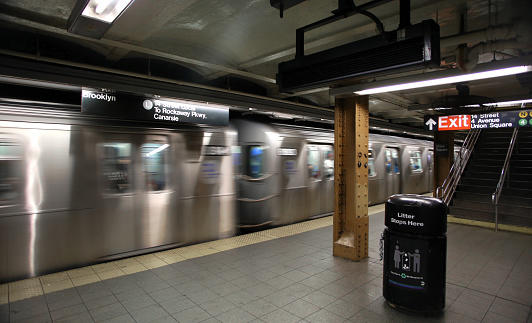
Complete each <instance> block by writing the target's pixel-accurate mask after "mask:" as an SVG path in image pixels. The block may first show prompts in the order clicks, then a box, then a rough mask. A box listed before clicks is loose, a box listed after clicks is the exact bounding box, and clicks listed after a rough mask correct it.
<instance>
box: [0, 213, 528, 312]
mask: <svg viewBox="0 0 532 323" xmlns="http://www.w3.org/2000/svg"><path fill="white" fill-rule="evenodd" d="M382 211H384V204H379V205H375V206H371V207H369V208H368V214H369V215H373V214H376V213H379V212H382ZM332 222H333V217H332V216H327V217H323V218H318V219H314V220H309V221H304V222H299V223H294V224H291V225H286V226H282V227H277V228H272V229H268V230H264V231H258V232H253V233H248V234H244V235H240V236H235V237H230V238H226V239H220V240H215V241H209V242H204V243H199V244H195V245H190V246H186V247H181V248H175V249H170V250H165V251H161V252H156V253H152V254H146V255H142V256H137V257H131V258H126V259H121V260H116V261H111V262H107V263H103V264H97V265H92V266H87V267H82V268H77V269H72V270H67V271H63V272H58V273H53V274H50V275H44V276H40V277H34V278H29V279H25V280H20V281H15V282H11V283H7V284H3V285H0V304H6V303H8V302H15V301H18V300H22V299H26V298H30V297H34V296H39V295H43V294H48V293H52V292H56V291H60V290H65V289H68V288H72V287H75V286H82V285H86V284H91V283H94V282H98V281H103V280H106V279H110V278H114V277H120V276H125V275H129V274H133V273H136V272H141V271H146V270H149V269H153V268H158V267H162V266H166V265H170V264H174V263H178V262H181V261H184V260H187V259H193V258H198V257H202V256H206V255H210V254H214V253H218V252H222V251H226V250H231V249H235V248H240V247H244V246H249V245H252V244H256V243H260V242H265V241H270V240H274V239H278V238H282V237H287V236H292V235H296V234H299V233H303V232H308V231H312V230H316V229H320V228H324V227H328V226H331V225H332ZM449 222H451V223H461V224H469V225H476V226H484V227H491V228H493V224H491V226H489V225H490V224H489V223H487V222H480V221H472V220H465V219H458V218H455V217H453V216H449ZM499 228H500V229H501V230H508V231H514V232H522V233H528V234H532V229H531V228H521V227H515V226H508V225H499ZM512 229H513V230H512Z"/></svg>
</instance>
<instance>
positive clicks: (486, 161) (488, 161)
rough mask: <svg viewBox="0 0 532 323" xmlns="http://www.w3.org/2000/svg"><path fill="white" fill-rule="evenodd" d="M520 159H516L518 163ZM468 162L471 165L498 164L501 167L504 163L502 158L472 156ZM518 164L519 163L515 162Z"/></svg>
mask: <svg viewBox="0 0 532 323" xmlns="http://www.w3.org/2000/svg"><path fill="white" fill-rule="evenodd" d="M518 162H520V161H516V163H518ZM469 163H470V164H471V166H473V165H487V166H499V167H501V166H502V165H503V164H504V159H501V160H498V159H488V158H475V157H473V158H472V159H471V160H470V161H469ZM517 165H518V166H520V165H519V164H517Z"/></svg>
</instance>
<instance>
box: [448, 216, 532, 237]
mask: <svg viewBox="0 0 532 323" xmlns="http://www.w3.org/2000/svg"><path fill="white" fill-rule="evenodd" d="M447 222H449V223H458V224H466V225H472V226H475V227H482V228H488V229H493V230H495V223H492V222H485V221H476V220H469V219H462V218H458V217H455V216H452V215H449V216H447ZM499 230H502V231H511V232H518V233H525V234H532V228H529V227H520V226H517V225H509V224H499Z"/></svg>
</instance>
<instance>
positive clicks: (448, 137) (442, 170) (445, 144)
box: [432, 131, 454, 197]
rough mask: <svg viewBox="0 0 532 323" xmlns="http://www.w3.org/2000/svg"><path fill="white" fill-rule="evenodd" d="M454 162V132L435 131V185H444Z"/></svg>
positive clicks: (434, 191) (436, 186) (434, 193)
mask: <svg viewBox="0 0 532 323" xmlns="http://www.w3.org/2000/svg"><path fill="white" fill-rule="evenodd" d="M453 163H454V134H453V132H452V131H446V132H440V131H436V132H434V181H433V183H434V187H433V191H432V192H433V193H432V194H433V195H434V196H435V197H436V189H437V188H438V186H442V185H443V182H444V181H445V179H446V178H447V175H449V171H450V170H451V167H452V166H453Z"/></svg>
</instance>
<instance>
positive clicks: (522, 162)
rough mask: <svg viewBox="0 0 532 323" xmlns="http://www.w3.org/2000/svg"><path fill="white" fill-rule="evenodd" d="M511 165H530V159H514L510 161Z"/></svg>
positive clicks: (531, 162) (531, 161)
mask: <svg viewBox="0 0 532 323" xmlns="http://www.w3.org/2000/svg"><path fill="white" fill-rule="evenodd" d="M511 165H512V166H517V167H530V166H531V165H532V160H524V159H514V160H513V161H511Z"/></svg>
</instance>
